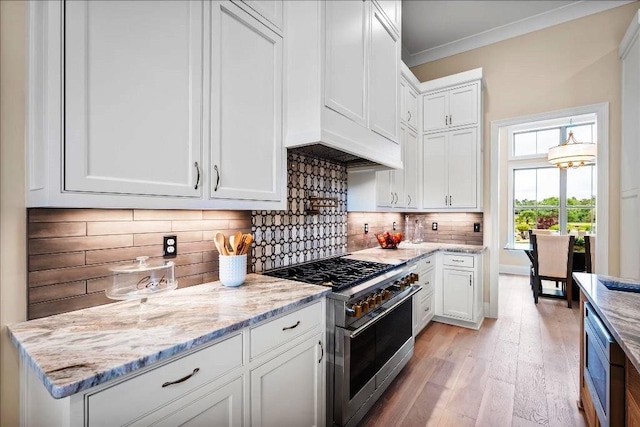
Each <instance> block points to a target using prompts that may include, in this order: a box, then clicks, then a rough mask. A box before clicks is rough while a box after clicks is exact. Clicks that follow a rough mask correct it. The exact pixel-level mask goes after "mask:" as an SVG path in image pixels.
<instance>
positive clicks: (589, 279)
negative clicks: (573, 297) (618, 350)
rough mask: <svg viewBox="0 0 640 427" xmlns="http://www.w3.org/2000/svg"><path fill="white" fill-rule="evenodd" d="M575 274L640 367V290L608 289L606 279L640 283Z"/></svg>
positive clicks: (621, 345)
mask: <svg viewBox="0 0 640 427" xmlns="http://www.w3.org/2000/svg"><path fill="white" fill-rule="evenodd" d="M573 277H574V279H575V281H576V283H577V284H578V286H580V288H581V289H582V291H583V293H584V294H585V296H586V297H587V300H588V301H589V302H590V303H591V305H593V308H594V309H595V310H596V313H598V316H600V319H602V321H603V322H604V324H605V325H606V327H607V329H609V332H611V335H613V337H614V338H615V340H616V341H617V342H618V344H620V347H622V350H624V352H625V354H626V355H627V357H628V358H629V360H630V361H631V363H633V366H635V368H636V369H637V370H638V371H640V293H635V292H624V291H614V290H610V289H607V287H606V286H605V285H603V284H602V280H612V281H621V282H625V283H636V284H638V286H640V283H638V282H633V281H630V280H626V279H618V278H615V277H609V276H603V275H599V274H588V273H573Z"/></svg>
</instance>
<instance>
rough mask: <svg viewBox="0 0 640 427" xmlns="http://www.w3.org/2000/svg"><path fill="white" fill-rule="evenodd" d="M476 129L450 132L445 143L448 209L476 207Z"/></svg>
mask: <svg viewBox="0 0 640 427" xmlns="http://www.w3.org/2000/svg"><path fill="white" fill-rule="evenodd" d="M476 132H477V130H476V128H471V129H463V130H459V131H452V132H450V133H449V139H448V141H447V164H448V167H449V171H448V177H449V179H448V182H449V191H448V194H449V207H451V208H474V207H476V206H477V194H476V193H477V180H478V179H479V177H478V175H477V162H476V153H477V135H476Z"/></svg>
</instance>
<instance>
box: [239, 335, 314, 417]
mask: <svg viewBox="0 0 640 427" xmlns="http://www.w3.org/2000/svg"><path fill="white" fill-rule="evenodd" d="M322 342H323V340H322V334H317V335H316V336H314V337H313V338H311V339H309V340H307V341H305V342H304V343H302V344H300V345H298V346H296V347H295V348H294V349H292V350H290V351H288V352H286V353H284V354H283V355H281V356H279V357H276V358H275V359H272V360H270V361H268V362H267V363H265V364H264V365H261V366H259V367H258V368H256V369H254V370H252V371H251V425H252V426H254V427H258V426H262V427H270V426H273V427H278V426H299V427H307V426H308V427H311V426H320V425H322V424H321V422H322V420H323V419H324V416H323V413H322V412H323V407H324V406H323V405H322V401H323V399H324V395H322V396H321V395H320V394H319V393H318V390H319V385H320V384H321V382H322V374H323V372H324V370H323V369H322V365H323V362H324V348H323V345H322Z"/></svg>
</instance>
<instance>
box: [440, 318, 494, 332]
mask: <svg viewBox="0 0 640 427" xmlns="http://www.w3.org/2000/svg"><path fill="white" fill-rule="evenodd" d="M483 320H484V317H481V318H480V319H479V320H478V321H477V322H470V321H466V320H458V319H453V318H451V317H444V316H433V321H434V322H440V323H446V324H447V325H453V326H461V327H463V328H468V329H475V330H478V329H480V326H481V325H482V322H483Z"/></svg>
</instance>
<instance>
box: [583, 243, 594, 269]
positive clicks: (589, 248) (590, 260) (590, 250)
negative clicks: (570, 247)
mask: <svg viewBox="0 0 640 427" xmlns="http://www.w3.org/2000/svg"><path fill="white" fill-rule="evenodd" d="M584 265H585V267H586V270H587V273H595V270H596V236H595V234H588V235H586V236H584Z"/></svg>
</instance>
